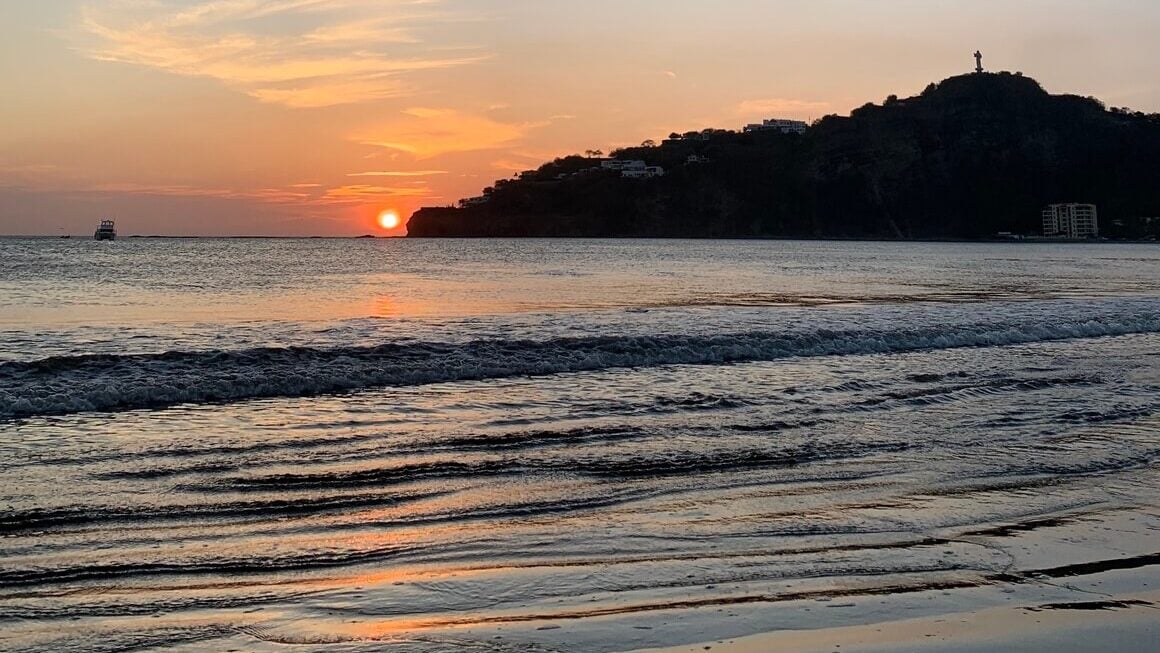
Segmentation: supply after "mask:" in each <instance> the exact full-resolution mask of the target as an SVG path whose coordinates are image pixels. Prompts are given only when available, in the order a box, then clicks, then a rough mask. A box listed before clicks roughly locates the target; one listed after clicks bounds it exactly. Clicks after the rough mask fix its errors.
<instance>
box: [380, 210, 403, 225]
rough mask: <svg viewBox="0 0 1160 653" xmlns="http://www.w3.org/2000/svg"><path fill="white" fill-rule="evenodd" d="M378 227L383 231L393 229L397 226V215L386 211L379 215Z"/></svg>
mask: <svg viewBox="0 0 1160 653" xmlns="http://www.w3.org/2000/svg"><path fill="white" fill-rule="evenodd" d="M379 226H380V227H382V228H383V229H394V228H395V227H397V226H399V214H398V213H396V212H395V211H394V210H393V209H388V210H386V211H383V212H382V213H380V214H379Z"/></svg>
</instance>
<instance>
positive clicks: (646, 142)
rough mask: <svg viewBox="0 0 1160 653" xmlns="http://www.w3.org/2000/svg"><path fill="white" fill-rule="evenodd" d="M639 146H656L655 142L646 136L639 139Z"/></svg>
mask: <svg viewBox="0 0 1160 653" xmlns="http://www.w3.org/2000/svg"><path fill="white" fill-rule="evenodd" d="M640 146H641V147H656V146H657V142H656V141H654V140H653V139H651V138H648V139H645V140H644V141H641V144H640Z"/></svg>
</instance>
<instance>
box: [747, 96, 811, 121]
mask: <svg viewBox="0 0 1160 653" xmlns="http://www.w3.org/2000/svg"><path fill="white" fill-rule="evenodd" d="M829 109H830V103H829V102H814V101H810V100H795V99H792V98H760V99H756V100H746V101H744V102H742V103H741V104H738V105H737V113H738V114H739V115H742V116H764V117H770V116H772V115H773V114H781V115H788V116H794V117H801V116H810V115H817V114H819V113H824V112H826V111H829Z"/></svg>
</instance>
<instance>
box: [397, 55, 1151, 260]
mask: <svg viewBox="0 0 1160 653" xmlns="http://www.w3.org/2000/svg"><path fill="white" fill-rule="evenodd" d="M614 158H615V159H618V160H631V159H639V160H643V161H645V162H646V163H647V164H648V165H650V166H661V167H663V168H664V169H665V172H666V174H665V175H664V176H661V177H655V178H642V179H628V178H623V177H622V176H621V174H620V172H619V171H609V170H602V169H596V170H593V168H594V167H596V168H599V165H600V162H599V160H598V159H593V158H587V157H582V156H570V157H565V158H561V159H557V160H555V161H553V162H550V163H547V164H545V165H544V166H542V167H540V168H539V169H538V170H535V171H529V172H527V173H524V174H523V175H522V176H521V178H520V179H517V180H501V181H499V182H497V183H496V184H495V186H494V187H492V188H488V189H486V190H485V191H484V195H483V196H482V197H483V198H484V199H479V200H476V202H475V203H473V204H471V205H468V206H464V207H463V208H426V209H421V210H420V211H418V212H416V213H415V215H413V216H412V218H411V220H410V222H409V224H408V229H409V234H410V235H411V236H653V237H805V238H811V237H867V238H869V237H874V238H977V237H986V236H992V235H994V234H995V233H997V232H1001V231H1009V232H1014V233H1023V234H1037V233H1038V232H1039V228H1040V218H1039V215H1040V210H1041V209H1042V207H1043V206H1044V205H1046V204H1050V203H1053V202H1090V203H1095V204H1098V205H1099V210H1100V227H1101V231H1102V232H1103V233H1104V234H1105V235H1108V236H1111V237H1133V238H1138V237H1144V236H1147V235H1149V234H1153V235H1155V234H1156V233H1157V231H1160V220H1152V221H1147V220H1146V219H1145V217H1146V216H1160V115H1157V114H1151V115H1145V114H1141V113H1130V112H1128V111H1126V110H1122V109H1112V110H1108V109H1106V108H1105V107H1104V106H1103V104H1101V103H1100V102H1099V101H1098V100H1095V99H1093V98H1084V97H1079V96H1074V95H1055V96H1053V95H1049V94H1047V93H1046V92H1045V91H1044V90H1043V88H1042V87H1040V86H1039V84H1038V83H1037V82H1035V80H1033V79H1030V78H1028V77H1023V76H1020V75H1017V74H1009V73H999V74H972V75H964V76H960V77H952V78H950V79H947V80H945V81H943V82H942V83H940V84H937V85H936V84H931V85H930V86H929V87H928V88H927V89H926V90H925V91H924V92H923V93H922V94H921V95H919V96H917V97H912V98H906V99H901V100H900V99H897V98H895V97H893V96H891V97H890V98H887V100H886V101H885V102H884V103H883V104H882V105H875V104H867V105H865V106H863V107H861V108H858V109H855V110H854V111H853V112H852V113H851V115H850V117H838V116H827V117H825V118H823V119H821V120H819V121H817V122H816V123H815V124H814V125H813V126H811V127H810V129H809V130H808V131H807V132H806V133H805V134H804V135H798V134H783V133H780V132H755V133H738V132H730V131H721V130H707V131H706V132H703V133H700V132H690V133H688V134H684V135H679V134H673V135H672V136H671V137H670V138H669V139H667V140H665V141H664V142H663V143H662V144H660V145H654V144H652V143H646V144H645V145H644V146H642V147H634V148H627V149H625V150H620V151H617V152H615V153H614Z"/></svg>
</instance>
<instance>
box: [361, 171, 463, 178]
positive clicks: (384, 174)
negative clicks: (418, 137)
mask: <svg viewBox="0 0 1160 653" xmlns="http://www.w3.org/2000/svg"><path fill="white" fill-rule="evenodd" d="M445 174H447V171H446V170H372V171H369V172H351V173H347V175H346V176H347V177H430V176H432V175H445Z"/></svg>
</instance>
